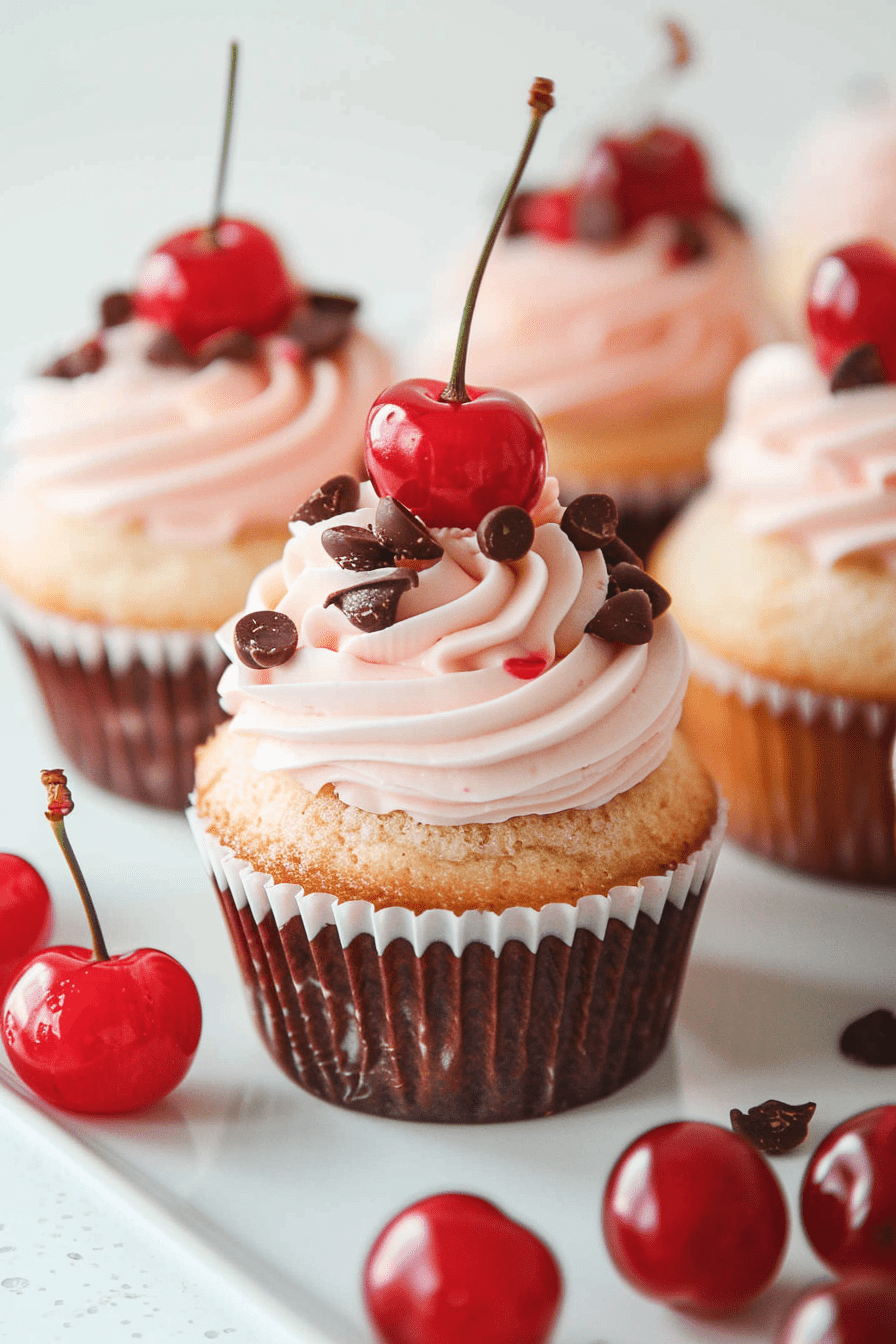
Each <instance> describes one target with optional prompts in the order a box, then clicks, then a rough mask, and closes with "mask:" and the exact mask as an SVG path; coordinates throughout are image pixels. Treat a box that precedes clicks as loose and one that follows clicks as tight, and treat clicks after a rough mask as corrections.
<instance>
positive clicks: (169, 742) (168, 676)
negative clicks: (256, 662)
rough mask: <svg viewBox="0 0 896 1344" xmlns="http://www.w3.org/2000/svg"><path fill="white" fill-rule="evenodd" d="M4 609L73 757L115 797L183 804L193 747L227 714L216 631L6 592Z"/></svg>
mask: <svg viewBox="0 0 896 1344" xmlns="http://www.w3.org/2000/svg"><path fill="white" fill-rule="evenodd" d="M2 610H3V614H4V616H5V617H6V620H7V623H8V624H9V626H10V627H11V629H12V631H13V633H14V634H15V636H16V638H17V640H18V642H19V644H20V646H21V648H22V650H23V652H24V653H25V656H26V657H27V659H28V661H29V663H30V664H31V668H32V671H33V672H34V675H35V677H36V679H37V683H38V685H39V686H40V689H41V691H42V693H43V697H44V702H45V704H46V707H47V712H48V713H49V716H50V719H51V721H52V723H53V727H54V729H55V731H56V736H57V737H58V739H59V742H60V745H61V746H62V748H63V750H64V751H65V753H66V754H67V756H68V757H69V758H70V760H71V761H72V763H73V764H74V765H75V766H76V767H77V768H78V769H79V770H80V771H82V773H83V774H85V775H86V776H87V777H88V779H91V780H93V782H94V783H95V784H99V785H100V786H101V787H102V788H104V789H109V790H111V792H113V793H117V794H119V795H120V796H121V797H123V798H131V799H133V800H134V801H135V802H138V803H149V804H151V805H153V806H156V807H167V808H176V809H182V808H184V807H185V806H186V804H187V801H188V797H189V793H190V790H191V789H192V787H193V776H194V762H193V753H194V751H195V748H196V747H197V746H198V745H199V744H200V742H203V741H205V739H206V738H207V737H208V736H209V734H210V733H211V732H213V731H214V729H215V728H216V727H217V725H218V724H219V723H221V722H223V720H224V719H225V717H226V715H225V714H224V712H223V710H222V709H221V707H220V704H219V701H218V690H217V687H218V682H219V680H220V679H221V674H222V673H223V671H224V668H225V667H226V665H227V660H226V659H225V657H224V654H223V653H222V652H221V650H220V648H219V647H218V644H217V642H216V640H215V638H214V635H212V634H207V633H204V632H199V633H195V634H194V633H192V632H190V631H183V630H137V629H130V628H128V627H125V626H105V625H100V624H95V623H93V622H90V621H75V620H72V619H71V618H69V617H67V616H63V615H60V614H58V613H55V612H45V611H41V610H40V609H39V608H36V607H32V606H30V605H28V604H27V603H25V602H23V601H21V599H19V598H15V597H13V596H12V595H11V594H9V593H3V594H2Z"/></svg>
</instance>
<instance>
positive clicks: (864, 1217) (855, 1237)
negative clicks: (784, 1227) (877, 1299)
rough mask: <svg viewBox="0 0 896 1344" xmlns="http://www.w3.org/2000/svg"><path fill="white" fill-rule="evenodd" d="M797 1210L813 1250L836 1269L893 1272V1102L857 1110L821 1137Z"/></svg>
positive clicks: (895, 1166)
mask: <svg viewBox="0 0 896 1344" xmlns="http://www.w3.org/2000/svg"><path fill="white" fill-rule="evenodd" d="M800 1211H801V1214H802V1219H803V1227H804V1228H805V1231H806V1236H807V1237H808V1238H809V1241H810V1242H811V1243H812V1247H813V1249H814V1250H815V1253H816V1255H818V1256H819V1257H820V1258H821V1259H822V1260H823V1261H824V1262H825V1264H826V1265H829V1266H830V1268H831V1269H833V1270H834V1271H835V1272H836V1273H838V1274H842V1273H844V1272H845V1271H847V1270H851V1269H876V1270H883V1271H885V1272H886V1273H889V1274H891V1275H892V1274H893V1273H894V1272H896V1106H876V1107H875V1108H874V1109H873V1110H870V1111H862V1112H861V1114H859V1115H854V1116H852V1117H851V1118H850V1119H849V1120H844V1122H843V1123H842V1124H841V1125H838V1126H837V1128H836V1129H833V1130H832V1131H831V1133H830V1134H828V1135H827V1137H826V1138H824V1139H822V1141H821V1143H820V1144H819V1145H818V1147H817V1148H816V1150H815V1152H814V1154H813V1155H812V1158H811V1161H810V1162H809V1165H808V1167H807V1168H806V1174H805V1176H804V1178H803V1186H802V1191H801V1193H800Z"/></svg>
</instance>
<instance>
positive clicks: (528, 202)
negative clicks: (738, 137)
mask: <svg viewBox="0 0 896 1344" xmlns="http://www.w3.org/2000/svg"><path fill="white" fill-rule="evenodd" d="M462 273H463V268H460V274H462ZM460 293H461V290H460V287H459V279H458V277H457V276H455V275H454V274H451V275H448V276H447V277H446V278H445V279H444V280H443V282H442V283H441V285H440V286H439V287H438V292H437V298H436V302H435V305H434V306H435V312H434V316H433V320H432V324H431V330H430V332H429V334H428V336H427V337H426V339H425V341H424V348H425V350H426V352H427V355H428V362H429V364H430V366H431V367H443V366H445V365H446V363H447V359H448V352H449V350H450V348H451V342H452V336H451V331H452V323H453V322H455V321H456V315H457V312H458V311H459V308H460ZM772 330H773V328H772V325H771V323H770V318H769V315H768V310H767V305H766V302H765V299H764V295H763V293H762V288H761V285H760V281H759V275H758V270H757V261H756V256H755V253H754V250H753V246H752V244H751V242H750V240H749V237H748V235H747V233H746V231H745V228H744V226H743V223H742V221H741V219H740V217H739V216H738V214H737V213H736V212H734V211H733V210H732V209H730V207H727V206H725V205H723V204H722V202H721V199H720V197H719V194H718V192H717V189H716V187H715V185H714V183H713V181H712V179H711V174H710V169H709V166H708V163H707V158H706V155H705V153H704V151H703V149H702V147H701V146H700V145H699V144H698V143H697V142H696V141H695V140H694V138H693V137H692V136H691V135H690V134H689V133H687V132H685V131H683V130H681V129H679V128H678V127H675V126H670V125H666V124H663V123H661V122H658V121H657V122H652V123H649V124H647V125H646V126H643V127H641V128H640V129H639V130H638V131H637V132H636V133H634V134H628V135H626V134H612V135H607V136H605V137H603V138H602V139H601V140H599V141H598V142H597V144H596V145H595V147H594V149H593V151H592V152H591V155H590V157H589V159H588V161H587V163H586V165H585V169H584V172H583V173H582V175H581V177H580V179H579V180H578V181H577V182H576V183H575V184H574V185H572V186H571V187H565V188H561V189H557V190H544V191H534V192H528V193H524V194H522V195H520V196H518V197H517V199H516V201H515V203H514V207H513V210H512V212H511V216H510V222H509V226H508V228H507V231H506V233H505V235H504V237H503V238H502V239H501V240H500V241H499V243H498V246H497V247H496V249H495V255H494V258H493V260H492V263H491V266H490V268H489V272H488V275H487V276H486V278H485V280H484V282H483V286H482V295H481V299H480V303H479V308H478V310H477V323H476V328H475V330H474V332H473V335H472V337H471V342H470V352H469V371H470V378H471V380H472V381H473V382H479V381H483V382H490V383H497V384H498V385H499V386H502V387H507V388H511V389H512V390H513V391H515V392H517V393H518V394H519V395H520V396H522V397H523V399H524V400H525V401H527V402H528V403H529V404H530V405H531V406H532V408H533V409H534V411H535V412H536V414H537V415H538V416H539V418H540V420H541V421H542V424H543V425H544V429H545V433H546V435H547V440H548V448H549V450H550V454H551V465H552V468H553V469H554V470H555V471H556V473H557V475H558V477H559V478H560V482H561V492H562V498H564V499H568V498H571V497H572V496H573V495H575V494H577V493H579V492H581V491H583V490H584V491H587V490H597V491H603V492H607V493H609V494H611V495H612V496H613V497H614V498H615V499H616V501H617V504H618V506H619V509H620V532H621V535H622V536H623V537H624V538H625V539H626V541H628V543H629V544H630V545H631V546H633V547H634V549H635V550H636V551H637V552H638V553H639V554H645V553H646V550H647V548H648V547H649V546H650V544H651V543H652V542H653V540H654V539H655V538H656V536H657V535H658V534H659V532H660V531H661V529H662V527H663V526H665V524H666V523H667V522H668V520H669V519H670V518H671V517H672V516H673V514H674V513H675V512H676V511H677V510H678V509H679V508H680V507H681V505H682V504H683V503H684V501H685V500H686V499H687V498H688V497H689V496H690V495H691V494H692V493H693V492H694V490H695V489H696V487H697V486H698V485H699V484H700V483H701V482H702V481H703V479H704V473H705V456H706V448H707V445H708V444H709V443H710V441H711V440H712V439H713V438H714V437H715V435H716V434H717V432H718V431H719V429H720V428H721V425H722V422H723V419H724V406H725V392H726V388H727V385H728V381H729V378H730V376H731V374H732V373H733V371H734V369H735V368H736V366H737V365H738V364H739V363H740V361H741V360H742V359H743V357H744V356H745V355H746V354H747V353H748V352H749V351H750V350H752V349H753V348H754V346H757V345H759V344H760V343H761V342H763V341H764V340H767V339H770V337H771V334H772Z"/></svg>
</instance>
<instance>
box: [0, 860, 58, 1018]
mask: <svg viewBox="0 0 896 1344" xmlns="http://www.w3.org/2000/svg"><path fill="white" fill-rule="evenodd" d="M51 917H52V911H51V906H50V893H49V892H48V891H47V885H46V883H45V882H44V880H43V878H42V877H41V875H40V873H39V872H38V871H37V869H36V868H34V867H32V865H31V864H30V863H29V862H28V861H27V859H22V858H19V856H18V854H0V993H2V992H3V990H4V989H5V987H6V985H7V984H8V983H9V980H10V978H11V976H12V975H13V974H14V972H15V971H16V970H17V969H18V968H19V966H20V965H21V962H22V960H23V958H25V957H26V956H28V954H29V953H30V952H33V951H34V949H35V948H36V947H38V946H39V944H40V943H42V942H43V941H44V939H45V938H46V936H47V934H48V932H49V928H50V921H51Z"/></svg>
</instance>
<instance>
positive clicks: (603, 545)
mask: <svg viewBox="0 0 896 1344" xmlns="http://www.w3.org/2000/svg"><path fill="white" fill-rule="evenodd" d="M617 523H618V513H617V510H616V505H615V503H614V501H613V500H612V499H611V498H610V496H609V495H579V497H578V498H577V499H574V500H573V501H572V503H571V504H569V505H568V507H567V509H566V512H565V513H564V515H563V518H562V520H561V523H560V526H561V528H562V529H563V531H564V532H565V533H566V535H567V536H568V537H569V539H570V541H571V542H572V544H573V545H574V546H575V548H576V550H577V551H603V556H604V561H605V562H606V566H607V573H608V575H609V580H610V582H609V587H608V589H607V600H606V601H605V602H604V604H603V606H602V607H600V608H599V610H598V612H597V614H596V615H595V616H593V617H592V618H591V620H590V621H589V622H588V624H587V625H586V626H585V630H586V632H587V633H588V634H589V635H598V636H599V637H600V638H601V639H605V640H607V641H608V642H609V643H611V644H646V643H648V641H649V640H650V639H651V638H652V636H653V622H654V620H655V619H656V617H657V616H662V614H663V612H664V611H668V609H669V607H670V606H671V603H672V598H671V597H670V596H669V594H668V593H667V592H666V589H665V588H664V587H663V585H662V584H661V583H657V581H656V579H654V578H652V577H651V576H650V575H649V574H646V573H645V572H644V566H643V564H642V563H641V560H640V559H639V557H638V556H637V555H635V553H634V551H633V550H632V549H631V547H630V546H626V544H625V542H624V541H623V540H622V539H621V538H620V537H617V535H616V526H617Z"/></svg>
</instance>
